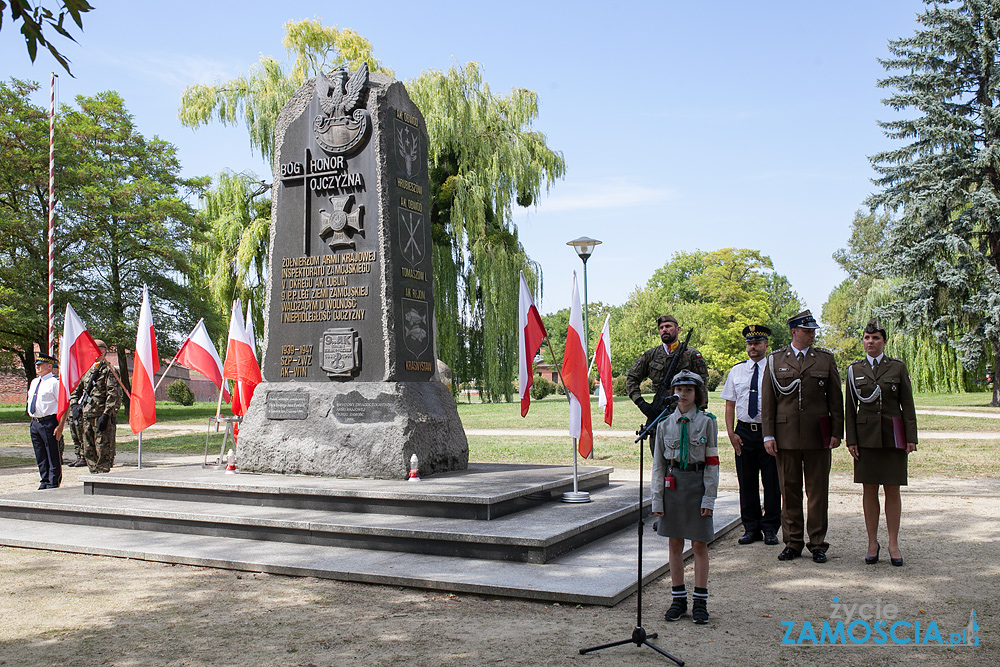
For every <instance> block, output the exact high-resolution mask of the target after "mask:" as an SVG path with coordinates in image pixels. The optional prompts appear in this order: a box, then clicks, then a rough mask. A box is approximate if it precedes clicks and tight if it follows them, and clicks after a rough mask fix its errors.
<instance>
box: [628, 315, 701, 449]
mask: <svg viewBox="0 0 1000 667" xmlns="http://www.w3.org/2000/svg"><path fill="white" fill-rule="evenodd" d="M693 333H694V329H693V328H692V329H688V333H687V336H685V337H684V342H683V343H681V344H680V345H678V346H677V350H676V351H675V352H674V353H673V354H672V355H670V365H669V366H667V371H666V373H664V374H663V378H662V379H661V380H660V386H659V387H657V388H656V394H654V395H653V402H652V403H650V407H651V408H652V410H650V413H651V414H652V415H653V416H652V417H649V418H648V419H647V420H646V425H645V426H643V427H641V428H640V429H639V430H638V431H636V435H638V436H639V437H638V438H636V442H639V441H641V440H644V439H645V438H646V437H647V436H649V435H653V434H655V433H656V424H657V423H659V422H660V421H662V420H663V419H664V418H665V417H666V416H668V415H669V414H670V413H671V412H673V411H674V408H675V407H676V406H677V397H676V396H674V395H673V392H672V391H671V389H673V387H672V386H671V384H670V381H671V380H672V379H673V377H674V368H676V367H677V363H678V362H679V361H680V359H681V356H683V354H684V353H685V352H686V351H687V348H688V341H690V340H691V334H693ZM650 447H652V442H650Z"/></svg>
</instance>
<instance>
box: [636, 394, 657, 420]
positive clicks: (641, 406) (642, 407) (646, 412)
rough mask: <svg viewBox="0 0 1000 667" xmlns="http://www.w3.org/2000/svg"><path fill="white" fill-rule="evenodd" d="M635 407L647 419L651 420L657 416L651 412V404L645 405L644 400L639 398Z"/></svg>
mask: <svg viewBox="0 0 1000 667" xmlns="http://www.w3.org/2000/svg"><path fill="white" fill-rule="evenodd" d="M636 405H637V406H638V407H639V411H640V412H642V414H644V415H646V418H647V419H652V418H653V417H656V416H657V414H656V412H654V410H653V405H652V403H647V402H646V399H644V398H640V399H639V402H638V403H636Z"/></svg>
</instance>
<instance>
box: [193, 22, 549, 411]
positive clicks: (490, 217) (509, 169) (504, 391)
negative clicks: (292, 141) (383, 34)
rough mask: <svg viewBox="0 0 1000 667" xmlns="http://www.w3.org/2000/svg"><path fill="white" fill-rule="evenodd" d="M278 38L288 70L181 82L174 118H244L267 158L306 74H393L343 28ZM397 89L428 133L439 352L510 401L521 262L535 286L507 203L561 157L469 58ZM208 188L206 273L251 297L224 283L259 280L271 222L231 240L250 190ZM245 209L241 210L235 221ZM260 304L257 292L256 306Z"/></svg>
mask: <svg viewBox="0 0 1000 667" xmlns="http://www.w3.org/2000/svg"><path fill="white" fill-rule="evenodd" d="M283 44H284V46H285V49H286V51H287V53H288V56H289V58H290V59H292V60H293V62H292V65H291V66H290V67H289V68H288V69H287V70H286V69H285V68H284V67H283V66H282V65H281V63H279V62H278V61H276V60H275V59H274V58H270V57H267V56H261V57H260V60H259V62H258V63H257V64H256V65H255V66H253V67H252V68H251V69H250V71H249V73H248V74H246V75H244V76H240V77H238V78H236V79H233V80H232V81H228V82H225V83H221V84H218V85H214V86H205V85H197V86H190V87H188V88H187V90H186V91H185V92H184V95H183V97H182V99H181V109H180V114H179V117H180V119H181V122H183V123H184V124H185V125H188V126H190V127H199V126H201V125H204V124H207V123H210V122H221V123H223V124H225V125H234V124H240V123H242V124H244V125H245V126H246V127H247V130H248V132H249V134H250V145H251V146H252V147H253V149H254V150H256V151H257V152H259V153H260V154H261V155H262V156H263V157H264V158H265V159H267V160H268V161H272V160H273V156H274V127H275V123H276V122H277V118H278V114H279V112H280V111H281V108H282V107H283V106H284V104H285V103H286V102H287V101H288V100H289V99H290V98H291V96H292V94H293V93H294V92H295V90H297V89H298V88H299V86H301V85H302V83H304V82H305V80H306V79H307V78H309V77H311V76H315V75H316V74H317V73H319V72H321V71H327V70H329V69H331V68H334V67H338V66H340V65H345V66H346V67H348V68H349V69H352V70H353V69H356V68H357V67H359V66H360V65H361V63H362V62H365V63H367V64H368V67H369V69H370V70H372V71H377V72H383V73H385V74H388V75H389V76H392V74H393V73H392V70H390V69H388V68H386V67H384V66H383V65H382V64H381V63H380V62H379V61H378V60H376V59H375V58H374V57H373V56H372V46H371V43H370V42H368V41H367V40H366V39H364V38H363V37H361V36H360V35H358V34H357V33H356V32H353V31H351V30H340V29H338V28H336V27H324V26H323V25H322V24H320V23H319V22H318V21H308V20H307V21H299V22H290V23H287V24H286V25H285V37H284V40H283ZM405 85H406V88H407V90H408V91H409V93H410V96H411V98H412V99H413V101H414V102H415V103H416V105H417V106H418V107H419V108H420V110H421V111H422V113H423V114H424V117H425V119H426V121H427V130H428V134H429V137H430V139H429V150H428V156H429V161H430V169H429V173H430V181H431V185H430V187H431V193H430V194H431V201H432V212H431V219H432V238H433V241H434V252H433V262H434V282H435V309H436V311H437V341H438V356H439V357H440V358H441V360H442V361H444V362H445V363H446V364H448V365H449V366H451V368H452V370H453V373H454V382H453V384H452V386H453V388H454V390H456V391H457V390H458V388H459V386H460V384H461V383H463V382H469V381H474V382H475V384H476V386H477V387H478V388H479V389H480V392H481V396H482V397H483V398H484V399H485V400H488V401H497V400H501V399H503V400H510V399H511V396H512V394H513V388H512V380H513V378H514V374H515V372H516V365H517V352H516V331H515V327H513V326H511V322H516V321H517V295H518V284H517V281H518V270H524V271H525V274H526V275H528V276H529V282H530V283H532V284H533V285H534V284H537V282H538V276H537V274H538V272H537V271H536V268H537V267H536V266H535V265H534V264H533V263H532V262H531V260H530V259H529V258H528V256H527V255H526V253H525V252H524V248H523V247H522V246H521V244H520V242H519V241H518V239H517V229H516V227H515V226H514V223H513V215H512V211H513V206H514V204H515V203H517V204H518V205H521V206H530V205H531V204H532V203H533V202H535V201H536V200H537V199H538V197H539V196H541V190H542V186H543V185H544V187H545V189H546V190H548V188H549V187H550V186H551V185H552V183H553V182H554V181H555V180H556V179H557V178H560V177H562V176H563V174H564V173H565V170H566V165H565V161H564V160H563V157H562V155H561V154H560V153H558V152H555V151H553V150H551V149H549V148H548V146H547V145H546V142H545V136H544V135H543V134H541V133H539V132H535V131H533V130H532V129H531V123H532V122H533V121H534V119H535V118H536V117H537V116H538V96H537V95H536V94H535V93H534V92H532V91H530V90H525V89H522V88H516V89H514V90H512V91H511V93H510V94H509V95H507V96H498V95H494V94H493V93H492V91H490V88H489V85H488V84H487V83H485V82H484V81H483V79H482V74H481V71H480V68H479V66H478V65H477V64H475V63H470V64H468V65H466V66H465V67H463V68H455V67H453V68H451V69H450V70H448V71H447V72H438V71H429V72H425V73H423V74H421V75H420V76H419V77H417V78H416V79H413V80H411V81H407V82H406V83H405ZM230 185H231V184H230ZM213 192H216V193H218V199H217V201H215V202H214V203H213V204H212V206H214V207H215V208H214V209H213V210H215V211H219V212H221V213H225V215H220V217H218V218H216V217H212V216H211V215H209V216H207V219H208V220H210V221H212V226H213V230H215V231H216V232H217V233H216V234H213V244H212V247H211V250H210V252H209V254H212V255H213V258H214V259H213V261H209V262H207V263H208V264H209V265H211V266H213V267H215V268H216V269H217V270H218V273H211V274H207V275H210V278H209V279H210V280H213V281H214V280H220V281H222V284H220V285H219V286H218V287H216V286H215V285H214V283H213V291H216V292H218V293H220V294H222V293H228V292H229V291H233V292H234V293H250V294H252V293H253V291H254V286H253V285H242V286H240V287H236V285H235V284H234V283H227V282H225V281H226V280H229V279H230V278H232V279H233V280H234V281H235V282H236V283H239V282H241V281H246V280H247V279H248V278H251V277H256V279H260V280H262V274H261V273H260V272H256V273H255V272H254V270H253V269H252V267H254V266H263V267H266V262H267V253H268V247H267V243H268V232H267V226H266V225H267V224H268V222H265V221H262V222H261V224H260V226H259V228H258V227H257V226H255V229H254V232H253V233H248V234H240V235H238V236H239V240H238V241H237V240H235V237H234V233H235V229H236V228H237V227H238V226H239V224H240V223H239V221H238V219H237V216H235V214H233V215H232V216H229V213H233V212H235V211H237V210H238V209H239V208H240V207H241V206H242V207H243V208H252V207H249V206H248V205H247V203H246V194H247V188H246V186H244V189H243V190H242V191H239V188H236V187H228V186H227V187H225V188H223V187H222V184H221V180H220V184H219V186H217V187H216V189H215V190H214V191H213ZM226 212H229V213H226ZM227 216H229V217H227ZM250 217H251V216H250V214H249V213H248V214H247V215H245V216H244V218H243V219H242V220H243V224H249V218H250ZM244 237H245V238H244ZM244 240H246V243H247V246H246V247H245V254H244V253H243V251H244V245H243V243H244ZM227 243H228V245H227ZM254 244H255V245H254ZM234 248H238V250H237V251H236V259H235V260H234ZM261 289H262V288H261ZM241 290H242V292H241ZM227 298H232V297H227ZM262 303H263V302H262V300H256V301H255V306H256V308H260V306H261V305H262ZM255 313H256V316H257V317H261V315H260V314H259V312H258V311H256V310H255Z"/></svg>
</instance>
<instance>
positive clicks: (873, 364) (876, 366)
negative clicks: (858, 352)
mask: <svg viewBox="0 0 1000 667" xmlns="http://www.w3.org/2000/svg"><path fill="white" fill-rule="evenodd" d="M872 370H873V371H875V372H876V373H878V359H872Z"/></svg>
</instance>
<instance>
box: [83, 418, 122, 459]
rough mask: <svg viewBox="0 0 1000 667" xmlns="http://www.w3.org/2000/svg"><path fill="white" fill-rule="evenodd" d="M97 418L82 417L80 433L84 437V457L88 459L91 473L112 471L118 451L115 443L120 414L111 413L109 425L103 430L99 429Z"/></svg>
mask: <svg viewBox="0 0 1000 667" xmlns="http://www.w3.org/2000/svg"><path fill="white" fill-rule="evenodd" d="M97 422H98V420H97V419H81V420H80V435H81V436H82V439H83V458H84V459H86V461H87V467H88V468H89V469H90V472H91V473H99V472H111V466H112V465H114V462H115V454H116V452H117V449H116V445H115V431H116V429H117V422H118V416H117V415H111V419H110V420H109V421H108V427H107V428H106V429H104V430H103V431H98V430H97Z"/></svg>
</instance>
